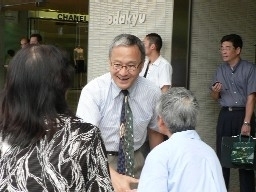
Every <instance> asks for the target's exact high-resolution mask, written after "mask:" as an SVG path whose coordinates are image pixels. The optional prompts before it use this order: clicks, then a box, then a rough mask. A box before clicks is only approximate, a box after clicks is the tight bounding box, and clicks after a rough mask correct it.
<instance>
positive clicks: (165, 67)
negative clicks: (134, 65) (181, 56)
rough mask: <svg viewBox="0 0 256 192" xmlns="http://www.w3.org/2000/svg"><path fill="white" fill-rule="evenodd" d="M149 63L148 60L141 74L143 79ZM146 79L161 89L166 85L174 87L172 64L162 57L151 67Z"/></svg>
mask: <svg viewBox="0 0 256 192" xmlns="http://www.w3.org/2000/svg"><path fill="white" fill-rule="evenodd" d="M148 62H149V60H148V58H146V60H145V63H144V66H143V69H142V71H141V72H140V76H142V77H143V76H144V74H145V71H146V69H147V65H148ZM146 78H147V79H149V80H150V81H152V82H154V83H155V84H156V85H157V86H158V87H159V88H160V89H161V88H162V87H163V86H164V85H172V66H171V64H170V63H169V62H168V61H167V60H166V59H165V58H163V57H162V56H161V55H160V56H159V57H158V58H157V60H156V61H155V62H154V63H152V64H150V65H149V68H148V72H147V76H146Z"/></svg>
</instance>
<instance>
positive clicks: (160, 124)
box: [157, 116, 165, 128]
mask: <svg viewBox="0 0 256 192" xmlns="http://www.w3.org/2000/svg"><path fill="white" fill-rule="evenodd" d="M157 123H158V127H159V128H160V127H164V126H165V123H164V120H163V119H162V117H161V116H158V117H157Z"/></svg>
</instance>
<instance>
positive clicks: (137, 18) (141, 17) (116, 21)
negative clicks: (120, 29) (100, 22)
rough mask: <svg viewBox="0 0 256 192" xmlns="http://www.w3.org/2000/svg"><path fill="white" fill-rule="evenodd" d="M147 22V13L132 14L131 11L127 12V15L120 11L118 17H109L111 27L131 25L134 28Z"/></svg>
mask: <svg viewBox="0 0 256 192" xmlns="http://www.w3.org/2000/svg"><path fill="white" fill-rule="evenodd" d="M145 21H146V14H145V13H135V14H131V13H130V11H127V12H126V13H121V11H118V12H117V14H116V15H109V16H108V24H109V25H121V24H131V25H132V26H133V27H134V26H136V25H137V24H138V23H144V22H145Z"/></svg>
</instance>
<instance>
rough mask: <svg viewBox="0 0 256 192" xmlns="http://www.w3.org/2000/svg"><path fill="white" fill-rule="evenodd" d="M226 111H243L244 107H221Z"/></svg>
mask: <svg viewBox="0 0 256 192" xmlns="http://www.w3.org/2000/svg"><path fill="white" fill-rule="evenodd" d="M222 109H223V110H226V111H244V110H245V107H222Z"/></svg>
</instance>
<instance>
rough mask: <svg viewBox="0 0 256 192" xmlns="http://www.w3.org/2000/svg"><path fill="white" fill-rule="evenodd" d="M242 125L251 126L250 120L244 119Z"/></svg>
mask: <svg viewBox="0 0 256 192" xmlns="http://www.w3.org/2000/svg"><path fill="white" fill-rule="evenodd" d="M243 125H244V126H251V124H250V122H247V121H244V123H243Z"/></svg>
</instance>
